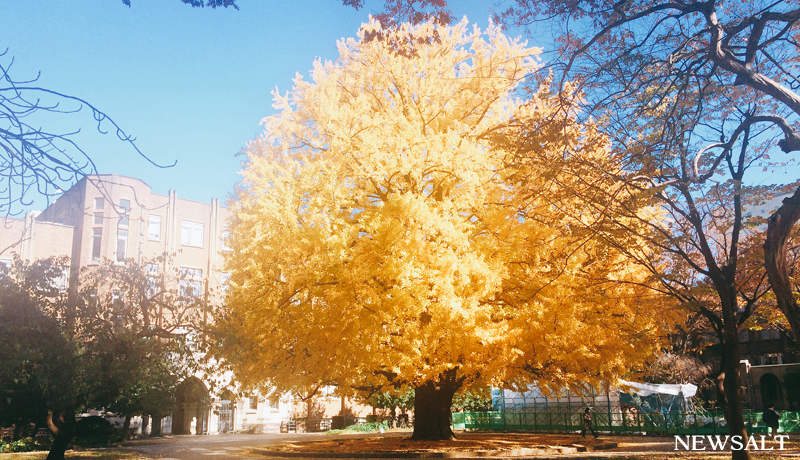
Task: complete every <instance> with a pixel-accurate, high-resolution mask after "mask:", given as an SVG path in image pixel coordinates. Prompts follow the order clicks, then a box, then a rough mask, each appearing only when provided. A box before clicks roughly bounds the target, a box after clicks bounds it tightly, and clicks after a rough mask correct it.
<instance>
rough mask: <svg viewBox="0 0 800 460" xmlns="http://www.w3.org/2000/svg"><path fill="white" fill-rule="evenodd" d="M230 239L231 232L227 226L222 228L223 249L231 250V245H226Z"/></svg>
mask: <svg viewBox="0 0 800 460" xmlns="http://www.w3.org/2000/svg"><path fill="white" fill-rule="evenodd" d="M230 239H231V232H230V230H228V229H227V228H223V229H222V250H223V251H232V249H231V247H230V246H228V242H229V241H230Z"/></svg>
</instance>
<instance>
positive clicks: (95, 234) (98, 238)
mask: <svg viewBox="0 0 800 460" xmlns="http://www.w3.org/2000/svg"><path fill="white" fill-rule="evenodd" d="M102 241H103V229H102V228H93V229H92V261H94V262H97V261H98V260H100V243H101V242H102Z"/></svg>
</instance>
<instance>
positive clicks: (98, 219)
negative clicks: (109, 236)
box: [94, 212, 103, 225]
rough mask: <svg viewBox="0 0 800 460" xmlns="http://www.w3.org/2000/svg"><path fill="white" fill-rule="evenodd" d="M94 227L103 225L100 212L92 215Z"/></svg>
mask: <svg viewBox="0 0 800 460" xmlns="http://www.w3.org/2000/svg"><path fill="white" fill-rule="evenodd" d="M94 225H103V213H102V212H96V213H94Z"/></svg>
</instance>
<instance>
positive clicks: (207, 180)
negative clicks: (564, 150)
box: [0, 0, 536, 209]
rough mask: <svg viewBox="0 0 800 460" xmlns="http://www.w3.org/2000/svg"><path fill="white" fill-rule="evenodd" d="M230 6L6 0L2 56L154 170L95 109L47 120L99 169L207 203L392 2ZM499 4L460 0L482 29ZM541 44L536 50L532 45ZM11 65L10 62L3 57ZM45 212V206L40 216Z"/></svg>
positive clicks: (1, 14) (257, 1) (297, 0)
mask: <svg viewBox="0 0 800 460" xmlns="http://www.w3.org/2000/svg"><path fill="white" fill-rule="evenodd" d="M237 3H238V5H239V7H240V10H239V11H236V10H235V9H232V8H227V9H211V8H202V9H201V8H191V7H189V6H187V5H184V4H183V3H181V2H180V1H178V0H132V7H131V8H128V7H127V6H125V5H123V4H122V1H121V0H102V1H98V0H69V1H57V0H47V1H45V0H25V1H20V0H0V49H4V48H6V47H7V48H8V49H9V54H8V55H7V56H6V57H8V56H9V55H10V56H13V57H14V59H15V64H14V67H13V68H12V71H13V72H12V73H13V76H14V77H16V79H18V80H19V79H25V78H32V77H35V76H36V74H37V73H38V72H41V78H40V80H39V83H40V85H41V86H43V87H46V88H48V89H52V90H56V91H59V92H63V93H66V94H70V95H74V96H78V97H81V98H83V99H85V100H87V101H90V102H91V103H92V104H94V105H95V106H97V107H98V108H99V109H101V110H103V111H104V112H106V113H107V114H109V115H110V116H111V117H112V118H113V119H114V120H115V121H117V123H118V124H120V125H121V126H122V127H123V128H124V129H125V130H126V131H127V132H128V133H129V134H132V135H134V136H136V138H137V142H136V143H137V145H138V147H139V148H140V149H141V150H142V152H144V153H145V154H147V155H148V156H150V157H151V158H152V159H153V160H154V161H156V162H160V163H164V164H169V163H172V162H173V161H174V160H177V161H178V164H177V166H175V167H173V168H169V169H158V168H155V167H153V166H151V165H149V164H148V163H146V162H145V161H144V160H142V159H141V158H139V156H138V154H137V153H136V152H135V151H134V150H133V149H131V148H130V147H128V146H127V145H126V144H124V143H122V142H120V141H118V140H116V137H115V136H114V135H113V133H112V134H108V135H105V136H101V135H99V134H97V131H96V130H95V128H94V123H93V120H92V117H91V114H90V113H89V112H84V113H82V115H79V116H69V117H60V119H58V120H55V121H52V120H49V119H48V121H47V123H53V125H50V124H49V125H48V127H49V128H50V129H61V130H62V131H65V132H66V131H69V130H75V129H78V128H80V129H81V130H82V132H81V134H80V135H79V136H78V137H77V141H78V142H79V143H80V145H81V146H82V147H83V148H84V150H86V151H87V153H89V154H90V155H91V157H92V158H93V159H94V160H95V162H96V165H97V168H98V170H99V172H101V173H116V174H123V175H128V176H133V177H138V178H140V179H142V180H144V181H145V182H147V183H148V184H149V185H150V186H151V187H152V188H153V190H154V191H155V192H157V193H167V191H168V190H169V189H176V190H177V191H178V196H179V197H182V198H189V199H193V200H198V201H205V202H208V201H210V200H211V198H214V197H217V198H221V199H224V198H225V197H226V196H227V195H228V194H229V193H230V192H231V191H232V190H233V184H234V183H235V182H237V181H238V180H239V176H238V174H237V172H238V171H239V170H240V169H241V160H242V158H241V157H236V156H235V155H236V153H237V152H239V151H240V150H241V149H242V148H243V147H244V146H245V144H246V143H247V141H248V140H250V139H252V138H254V137H255V136H256V135H258V134H259V133H260V132H261V128H260V126H259V122H260V120H261V119H262V118H264V117H265V116H268V115H270V114H272V113H274V110H273V109H272V107H271V104H272V97H271V95H270V92H271V91H272V90H273V89H274V88H275V87H276V86H277V87H278V88H279V89H280V91H281V92H285V91H286V90H288V89H290V88H291V80H292V78H293V77H294V75H295V73H296V72H300V73H302V74H303V75H308V70H309V69H311V66H312V63H313V61H314V59H315V58H316V57H322V58H323V59H335V58H336V57H337V56H338V54H337V52H336V41H337V40H339V39H340V38H343V37H352V36H355V34H356V32H357V31H358V28H359V26H360V24H361V23H363V22H366V20H367V19H368V15H369V14H370V13H372V12H378V11H379V10H380V8H381V6H382V3H383V2H382V1H378V0H372V1H368V2H367V6H366V7H365V8H363V9H361V10H358V11H356V10H355V9H353V8H350V7H345V6H344V5H342V2H341V0H317V1H313V0H290V1H277V0H237ZM494 3H495V2H493V1H490V0H487V1H478V0H475V1H458V0H454V1H451V2H450V8H451V10H452V11H453V13H454V14H455V16H456V17H457V18H459V19H460V18H461V17H462V16H464V15H466V16H467V17H468V18H469V20H470V21H471V22H474V23H478V25H480V26H481V27H482V28H485V27H486V25H487V24H488V18H489V15H490V8H491V6H492V5H493V4H494ZM531 45H536V43H531ZM5 62H6V63H7V61H5ZM43 207H44V201H43V200H39V201H37V203H36V205H35V206H34V208H36V209H41V208H43Z"/></svg>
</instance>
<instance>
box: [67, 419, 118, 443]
mask: <svg viewBox="0 0 800 460" xmlns="http://www.w3.org/2000/svg"><path fill="white" fill-rule="evenodd" d="M121 439H122V437H121V435H120V433H119V432H118V431H117V430H115V429H114V427H113V426H111V423H110V422H109V421H108V420H106V419H104V418H103V417H100V416H97V415H94V416H91V417H85V418H82V419H80V420H78V424H77V426H76V428H75V438H73V440H72V444H74V445H76V446H80V447H105V446H107V445H109V444H111V443H113V442H118V441H120V440H121Z"/></svg>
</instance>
